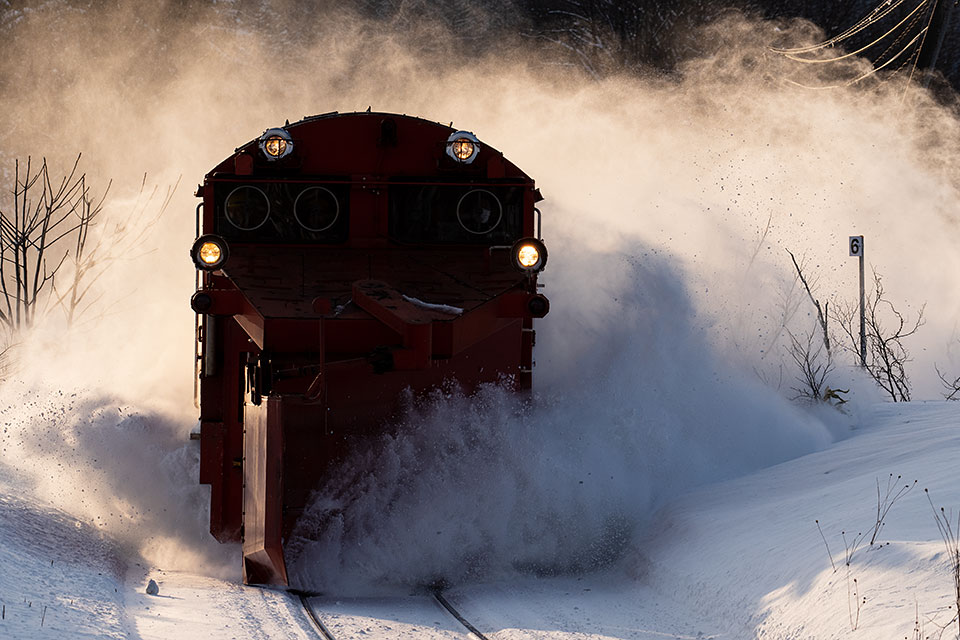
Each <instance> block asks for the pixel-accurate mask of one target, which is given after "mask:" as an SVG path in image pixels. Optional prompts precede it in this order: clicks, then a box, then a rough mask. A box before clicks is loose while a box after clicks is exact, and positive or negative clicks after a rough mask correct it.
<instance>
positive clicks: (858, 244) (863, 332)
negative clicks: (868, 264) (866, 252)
mask: <svg viewBox="0 0 960 640" xmlns="http://www.w3.org/2000/svg"><path fill="white" fill-rule="evenodd" d="M850 255H851V256H852V257H855V258H859V259H860V366H861V367H864V368H866V366H867V322H866V309H865V306H866V304H865V300H866V296H865V295H864V286H863V236H850Z"/></svg>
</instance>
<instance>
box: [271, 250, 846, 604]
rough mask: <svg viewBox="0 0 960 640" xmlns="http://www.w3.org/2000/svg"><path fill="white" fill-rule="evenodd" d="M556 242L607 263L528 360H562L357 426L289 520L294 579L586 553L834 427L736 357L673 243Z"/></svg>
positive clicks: (393, 580) (576, 262)
mask: <svg viewBox="0 0 960 640" xmlns="http://www.w3.org/2000/svg"><path fill="white" fill-rule="evenodd" d="M567 249H569V253H565V254H560V256H561V257H560V259H559V260H558V262H559V263H560V264H554V263H552V262H551V267H553V268H555V269H556V270H557V272H558V273H557V276H558V278H560V279H563V277H564V276H566V275H570V276H574V274H572V273H568V271H571V270H579V269H586V270H588V271H589V272H591V273H597V272H603V273H605V274H607V276H608V278H607V280H606V282H605V283H604V284H603V285H601V287H602V288H601V290H600V291H599V292H597V294H596V299H595V300H593V301H591V302H590V303H589V304H585V305H582V306H581V305H580V304H578V299H579V300H580V301H581V302H582V298H581V296H580V295H579V294H581V293H587V292H586V291H584V292H579V291H569V290H558V291H557V292H556V294H557V300H558V304H557V307H558V308H559V309H561V311H559V313H558V315H560V316H561V317H562V320H561V321H560V322H557V323H556V324H555V326H559V327H561V328H559V329H554V330H553V331H551V332H548V335H547V336H545V337H544V340H547V341H549V343H548V344H546V345H544V346H543V347H542V349H541V351H540V352H539V355H538V360H539V361H540V362H541V364H540V366H539V367H538V371H542V370H544V369H549V368H551V367H558V371H557V372H556V373H555V374H554V375H553V376H551V378H552V381H551V382H549V383H547V384H545V385H541V391H540V393H539V394H538V396H537V397H536V399H534V400H533V401H532V402H530V403H528V404H525V403H523V402H522V401H521V400H520V399H518V398H517V397H516V396H514V395H513V394H510V393H508V392H506V391H503V390H502V389H499V388H496V387H488V388H486V389H484V390H482V391H481V392H480V393H479V394H478V395H477V396H476V397H474V398H464V397H463V396H462V395H461V394H460V393H459V392H458V391H457V390H456V388H455V387H453V388H451V389H447V390H445V391H443V392H440V391H438V392H436V393H434V394H433V395H432V396H431V397H430V398H429V399H428V401H427V402H425V403H424V404H423V405H422V406H415V407H412V408H411V410H410V413H409V415H408V417H407V418H406V420H405V421H404V422H403V423H402V424H401V426H400V428H399V430H398V432H397V433H396V434H394V435H391V436H388V437H385V438H383V440H382V441H380V442H378V443H376V444H375V446H372V447H370V446H369V445H367V444H365V445H364V447H363V450H362V451H360V452H358V453H357V454H356V456H355V458H353V459H350V460H348V461H347V462H346V463H345V464H344V465H343V466H342V468H341V469H339V470H338V471H336V472H334V473H333V474H332V478H331V481H330V483H329V484H327V485H326V486H324V487H323V488H322V489H321V490H320V491H319V492H318V494H317V495H316V496H315V497H314V499H313V502H312V505H311V507H310V509H309V511H308V513H307V514H306V515H305V516H304V517H303V518H302V519H301V521H300V523H299V525H298V529H297V531H296V532H295V536H294V537H295V539H294V540H293V541H292V543H291V544H290V546H289V553H288V557H290V558H291V560H292V561H291V566H292V567H293V575H294V582H295V583H296V584H297V585H298V586H300V587H302V588H306V589H315V590H322V591H326V592H329V593H338V594H341V593H348V592H351V591H355V592H357V593H366V592H369V591H370V589H371V588H376V587H380V588H390V587H392V588H400V589H409V588H413V587H416V586H422V585H426V584H430V583H435V582H438V581H444V582H447V583H456V582H460V581H464V580H471V579H473V580H475V579H487V578H495V577H501V576H502V575H504V574H505V573H508V572H511V571H523V572H531V571H532V572H535V573H538V574H541V573H549V574H555V573H558V572H570V571H583V570H589V569H596V568H598V567H602V566H605V565H608V564H609V563H611V562H614V561H616V560H617V559H618V558H619V557H620V554H621V553H623V552H624V551H625V550H626V549H627V548H628V545H629V544H630V542H631V538H632V535H633V533H634V532H635V531H636V530H637V529H638V528H640V527H643V526H644V525H645V523H647V522H648V519H649V517H650V514H651V513H652V511H653V510H654V509H655V508H656V507H657V506H659V505H661V504H663V503H665V502H666V501H667V500H669V499H670V498H672V497H676V496H678V495H680V494H681V493H682V492H683V491H684V490H686V489H688V488H690V487H691V486H693V485H695V484H698V483H700V482H703V481H706V480H716V479H720V478H725V477H730V476H734V475H738V474H741V473H744V472H746V471H749V470H752V469H756V468H759V467H762V466H766V465H770V464H774V463H776V462H780V461H783V460H786V459H789V458H792V457H795V456H797V455H800V454H803V453H805V452H809V451H813V450H816V449H818V448H820V447H823V446H825V445H826V444H827V443H829V442H830V441H831V436H830V433H829V431H828V429H827V428H826V427H825V426H824V425H823V424H822V423H821V422H819V421H817V420H814V419H812V418H810V417H809V416H807V415H805V414H803V413H802V412H800V411H799V410H797V409H795V408H793V407H792V406H790V405H789V404H787V403H785V402H783V401H782V400H779V399H778V397H777V396H776V395H774V394H771V393H770V392H769V391H768V390H767V389H765V388H764V387H763V386H762V385H760V384H759V383H757V382H750V381H747V380H744V379H742V378H739V377H737V376H731V375H730V371H729V367H728V366H727V365H726V364H724V363H723V362H721V361H719V360H718V359H717V358H716V357H715V355H713V353H712V351H711V348H710V343H709V340H708V336H707V334H706V333H705V332H704V331H703V330H702V329H701V328H698V327H697V326H696V316H695V314H694V311H693V308H692V305H691V303H690V300H689V299H688V297H687V294H686V292H685V290H684V286H683V284H682V282H683V279H682V278H681V277H680V275H679V274H678V273H677V272H676V271H675V270H674V269H673V268H672V267H671V266H670V265H669V264H668V261H666V260H664V259H663V258H658V257H656V256H653V255H650V254H648V255H646V256H643V257H641V256H639V255H629V254H623V253H620V252H614V253H610V254H593V255H589V254H583V253H579V252H578V251H577V249H576V247H572V246H571V247H567ZM574 280H575V278H574ZM574 294H576V295H574ZM552 354H553V355H556V356H557V357H556V358H551V355H552ZM544 356H546V357H544Z"/></svg>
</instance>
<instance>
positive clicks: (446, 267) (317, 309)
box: [191, 111, 550, 584]
mask: <svg viewBox="0 0 960 640" xmlns="http://www.w3.org/2000/svg"><path fill="white" fill-rule="evenodd" d="M197 196H198V197H200V198H202V199H203V201H202V203H201V204H200V205H199V206H198V207H197V239H196V242H195V243H194V245H193V248H192V250H191V257H192V258H193V261H194V263H195V265H196V267H197V269H198V278H197V291H196V293H195V294H194V295H193V297H192V298H191V307H192V308H193V310H194V311H195V312H196V314H197V367H196V368H197V371H196V375H197V380H198V390H199V399H200V404H199V406H200V434H199V440H200V451H201V454H200V482H201V483H203V484H209V485H210V488H211V491H210V531H211V533H212V534H213V535H214V536H215V537H216V538H217V539H218V540H220V541H221V542H235V541H241V542H242V544H243V576H244V581H245V582H247V583H252V584H286V582H287V571H286V565H285V562H284V556H283V545H284V541H285V540H286V538H287V536H289V534H290V532H291V530H292V529H293V525H294V524H295V522H296V521H297V518H298V517H299V515H300V514H301V513H302V512H303V509H304V507H305V506H306V503H307V500H308V497H309V495H310V492H311V491H313V490H315V489H316V488H318V487H320V486H322V483H323V481H324V478H325V477H326V476H327V474H328V473H330V472H331V471H332V470H333V468H334V465H335V464H336V463H337V462H338V461H339V460H342V459H343V457H344V455H345V454H346V453H347V452H348V450H349V448H350V446H351V444H352V443H356V442H358V441H360V440H361V439H362V438H363V437H369V436H372V435H375V434H376V433H377V432H378V430H383V429H386V428H387V425H389V424H390V422H391V420H393V419H395V418H396V417H397V415H398V412H399V411H400V408H401V407H400V399H401V396H402V395H403V392H404V391H405V390H407V389H410V390H412V391H413V392H414V393H415V394H416V393H422V392H424V391H427V390H429V389H430V388H432V387H435V386H437V385H440V384H442V383H443V382H444V381H445V380H456V381H457V383H458V384H459V385H460V386H461V387H462V388H463V389H464V390H465V391H467V392H469V391H470V390H472V389H475V388H476V387H477V385H480V384H482V383H489V382H500V383H503V382H504V381H507V383H508V384H512V385H514V387H515V388H516V389H518V390H525V389H529V388H530V385H531V373H532V369H533V344H534V331H533V319H534V318H542V317H543V316H545V315H546V314H547V312H548V311H549V308H550V305H549V302H548V300H547V299H546V298H545V297H544V296H543V295H542V294H541V293H539V291H538V287H537V274H538V273H539V272H540V271H541V270H542V269H543V267H544V265H545V264H546V261H547V251H546V247H544V245H543V243H542V242H541V240H540V239H539V237H540V233H539V226H540V219H539V215H540V214H539V211H538V210H537V209H536V208H535V203H536V202H537V201H538V200H540V199H541V197H540V194H539V192H538V190H537V189H536V188H535V186H534V182H533V180H532V179H531V178H530V177H529V176H527V175H526V174H525V173H523V172H522V171H521V170H520V169H519V168H517V167H516V166H515V165H514V164H513V163H511V162H510V161H508V160H507V159H505V158H504V156H503V154H502V153H500V152H499V151H497V150H496V149H493V148H492V147H490V146H488V145H486V144H484V143H482V142H480V141H479V140H478V139H477V138H476V137H475V136H474V135H473V134H472V133H469V132H467V131H458V130H455V129H453V128H451V127H448V126H445V125H442V124H438V123H435V122H430V121H427V120H423V119H420V118H414V117H410V116H405V115H397V114H389V113H371V112H369V111H368V112H364V113H345V114H339V113H330V114H324V115H320V116H315V117H310V118H305V119H304V120H301V121H300V122H296V123H294V124H286V125H284V126H283V127H279V128H275V129H268V130H267V131H266V132H264V134H263V135H262V136H260V137H259V138H257V139H255V140H252V141H250V142H248V143H247V144H245V145H243V146H242V147H240V148H239V149H237V150H236V152H235V153H233V154H232V155H231V156H230V157H228V158H227V159H226V160H224V161H223V162H221V163H220V164H218V165H217V166H216V167H214V169H213V170H212V171H210V172H209V173H208V174H207V175H206V177H205V178H204V181H203V184H202V185H201V186H200V187H199V189H198V192H197Z"/></svg>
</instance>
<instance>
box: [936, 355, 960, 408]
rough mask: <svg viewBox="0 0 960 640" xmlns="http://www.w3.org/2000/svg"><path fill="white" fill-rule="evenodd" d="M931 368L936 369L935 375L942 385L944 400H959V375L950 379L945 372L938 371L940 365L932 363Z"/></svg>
mask: <svg viewBox="0 0 960 640" xmlns="http://www.w3.org/2000/svg"><path fill="white" fill-rule="evenodd" d="M933 368H934V369H936V370H937V377H939V378H940V384H942V385H943V388H944V394H943V398H944V400H960V376H957V377H955V378H954V379H952V380H951V379H950V378H948V377H947V375H946V374H945V373H943V372H942V371H940V367H938V366H937V365H936V364H934V365H933Z"/></svg>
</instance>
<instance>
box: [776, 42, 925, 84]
mask: <svg viewBox="0 0 960 640" xmlns="http://www.w3.org/2000/svg"><path fill="white" fill-rule="evenodd" d="M926 32H927V27H924V28H923V30H922V31H921V32H920V33H918V34H917V35H915V36H914V37H913V39H912V40H911V41H910V42H908V43H907V45H906V46H905V47H904V48H903V49H901V50H900V51H898V52H897V55H895V56H893V57H892V58H890V60H888V61H887V62H885V63H883V64H882V65H880V66H879V67H873V68H871V69H870V71H867V72H866V73H864V74H863V75H861V76H858V77H856V78H854V79H853V80H849V81H847V82H844V83H842V84H833V85H828V86H822V87H812V86H808V85H805V84H802V83H800V82H795V81H793V80H790V79H789V78H788V79H787V82H789V83H790V84H793V85H796V86H798V87H803V88H805V89H842V88H843V87H849V86H850V85H853V84H856V83H858V82H860V81H861V80H865V79H866V78H869V77H870V76H872V75H874V74H875V73H877V72H878V71H881V70H883V69H884V68H886V67H887V66H889V65H890V64H892V63H893V62H894V61H895V60H896V59H897V58H899V57H900V56H901V55H902V54H903V52H904V51H906V50H907V49H909V48H910V47H911V46H912V45H913V44H914V43H916V41H917V40H918V39H920V37H921V36H923V35H924V34H926ZM914 68H916V64H914ZM911 77H912V74H911Z"/></svg>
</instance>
